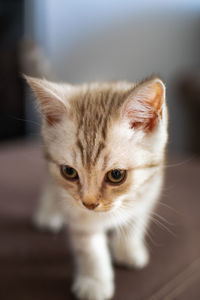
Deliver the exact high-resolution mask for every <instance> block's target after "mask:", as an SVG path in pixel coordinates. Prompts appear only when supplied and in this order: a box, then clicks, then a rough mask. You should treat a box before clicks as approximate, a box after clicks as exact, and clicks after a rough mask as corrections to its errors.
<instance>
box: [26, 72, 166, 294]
mask: <svg viewBox="0 0 200 300" xmlns="http://www.w3.org/2000/svg"><path fill="white" fill-rule="evenodd" d="M26 79H27V81H28V83H29V85H30V86H31V88H32V89H33V91H34V92H35V94H36V96H37V98H38V100H39V104H40V108H41V112H42V120H43V124H42V136H43V139H44V145H45V151H46V158H47V161H48V166H49V179H48V183H47V186H46V188H45V191H44V194H43V197H42V202H41V207H40V210H39V211H38V213H37V216H36V221H37V223H38V224H39V225H40V226H49V227H51V228H52V229H53V230H55V231H56V230H59V228H60V227H61V226H62V223H63V222H64V223H66V224H67V226H68V229H69V232H70V237H71V243H72V248H73V251H74V255H75V262H76V274H75V278H74V283H73V287H72V290H73V292H74V294H75V295H76V296H77V298H78V299H86V300H105V299H109V298H111V297H112V296H113V294H114V274H113V268H112V263H111V256H110V252H111V254H112V258H113V260H114V261H115V262H116V263H118V264H121V265H125V266H130V267H136V268H142V267H144V266H146V264H147V263H148V261H149V254H148V251H147V248H146V246H145V241H144V238H145V232H146V230H147V226H148V223H149V219H150V215H151V213H152V210H153V209H154V206H155V204H156V202H157V200H158V197H159V194H160V190H161V187H162V182H163V161H164V154H165V146H166V142H167V109H166V104H165V86H164V84H163V82H162V81H161V80H160V79H159V78H156V77H155V78H149V79H147V80H145V81H143V82H141V83H139V84H134V83H128V82H117V83H91V84H83V85H77V86H76V85H74V86H73V85H70V84H57V83H52V82H49V81H46V80H42V79H36V78H31V77H26ZM108 232H109V233H110V234H108ZM108 246H109V248H110V251H109V249H108Z"/></svg>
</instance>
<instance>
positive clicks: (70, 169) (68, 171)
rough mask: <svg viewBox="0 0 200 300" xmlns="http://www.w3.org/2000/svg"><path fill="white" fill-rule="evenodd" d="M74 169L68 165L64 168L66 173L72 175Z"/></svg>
mask: <svg viewBox="0 0 200 300" xmlns="http://www.w3.org/2000/svg"><path fill="white" fill-rule="evenodd" d="M74 171H75V170H74V169H73V168H70V167H66V169H65V172H66V173H67V174H68V175H73V174H74Z"/></svg>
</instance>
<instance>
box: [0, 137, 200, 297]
mask: <svg viewBox="0 0 200 300" xmlns="http://www.w3.org/2000/svg"><path fill="white" fill-rule="evenodd" d="M166 165H167V166H166V183H165V186H164V189H163V193H162V197H161V201H160V203H159V204H158V207H157V210H156V211H155V213H154V214H153V215H152V219H153V220H152V225H151V228H150V229H149V234H148V236H147V244H148V247H149V249H150V253H151V261H150V264H149V265H148V267H146V268H145V269H143V270H141V271H136V270H129V269H125V268H115V274H116V278H115V280H116V293H115V297H114V300H122V299H123V300H129V299H130V300H132V299H133V300H169V299H181V300H186V299H187V300H188V299H190V300H194V299H195V300H196V299H200V234H199V232H200V218H199V215H200V201H199V200H200V160H198V159H195V158H193V159H187V158H186V159H185V158H178V159H176V160H174V159H169V160H168V162H167V163H166ZM44 180H45V162H44V160H43V155H42V146H40V145H39V144H37V143H32V142H18V143H16V142H15V143H10V144H7V145H2V146H1V147H0V299H2V300H13V299H15V300H35V299H37V300H66V299H74V298H73V296H72V295H71V293H70V285H71V280H72V275H73V262H72V256H71V255H70V249H69V243H68V240H67V234H66V232H65V231H64V230H63V231H62V232H60V233H59V234H56V235H54V234H51V233H47V232H41V231H38V230H37V229H36V228H35V227H34V226H33V225H32V222H31V216H32V213H33V211H34V209H35V207H36V205H37V199H38V198H39V195H40V191H41V188H42V183H43V181H44Z"/></svg>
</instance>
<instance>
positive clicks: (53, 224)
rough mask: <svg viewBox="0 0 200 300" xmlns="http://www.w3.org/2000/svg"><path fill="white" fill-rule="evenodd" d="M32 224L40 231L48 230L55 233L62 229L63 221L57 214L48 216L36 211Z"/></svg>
mask: <svg viewBox="0 0 200 300" xmlns="http://www.w3.org/2000/svg"><path fill="white" fill-rule="evenodd" d="M32 220H33V224H34V225H35V226H36V227H38V228H39V229H41V230H48V231H51V232H53V233H57V232H59V231H60V230H61V228H62V227H63V219H62V217H61V216H60V215H59V214H49V213H48V212H44V211H42V210H41V211H38V212H37V213H36V214H35V215H34V216H33V218H32Z"/></svg>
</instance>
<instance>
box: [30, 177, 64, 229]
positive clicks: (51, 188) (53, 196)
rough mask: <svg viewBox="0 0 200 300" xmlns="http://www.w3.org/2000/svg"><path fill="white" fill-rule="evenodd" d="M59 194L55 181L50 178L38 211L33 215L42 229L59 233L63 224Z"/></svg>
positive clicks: (34, 220) (36, 223)
mask: <svg viewBox="0 0 200 300" xmlns="http://www.w3.org/2000/svg"><path fill="white" fill-rule="evenodd" d="M58 199H59V195H58V193H57V189H56V187H55V185H54V182H53V181H52V180H51V178H48V180H47V182H46V184H45V186H44V189H43V192H42V195H41V198H40V201H39V203H38V207H37V209H36V212H35V213H34V215H33V222H34V224H35V225H36V226H37V227H38V228H40V229H42V230H49V231H52V232H53V233H57V232H58V231H59V230H60V229H61V228H62V226H63V216H62V213H61V208H60V202H59V200H58Z"/></svg>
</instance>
